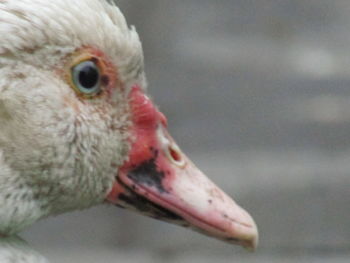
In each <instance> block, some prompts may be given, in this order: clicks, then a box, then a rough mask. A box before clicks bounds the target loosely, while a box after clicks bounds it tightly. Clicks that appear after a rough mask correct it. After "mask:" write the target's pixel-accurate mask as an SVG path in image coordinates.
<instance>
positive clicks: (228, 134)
mask: <svg viewBox="0 0 350 263" xmlns="http://www.w3.org/2000/svg"><path fill="white" fill-rule="evenodd" d="M117 4H118V5H119V7H120V8H121V9H122V11H123V12H124V14H125V15H126V17H127V19H128V21H129V23H130V24H133V25H135V26H136V27H137V29H138V32H139V34H140V37H141V39H142V41H143V45H144V50H145V62H146V71H147V76H148V81H149V84H150V85H149V91H150V93H151V94H152V96H153V97H154V99H155V101H156V102H157V104H158V105H159V106H160V108H161V110H162V111H163V112H164V113H165V114H166V115H167V116H168V118H169V123H170V130H171V131H172V133H173V135H174V137H175V138H176V139H177V141H178V143H179V144H180V145H181V146H182V148H183V150H184V151H185V152H187V153H188V155H189V156H190V157H191V158H192V159H193V160H194V161H195V162H196V163H197V165H198V166H199V167H201V169H202V170H203V171H205V172H206V173H207V174H208V175H209V177H211V178H212V179H213V180H214V181H215V182H217V183H218V184H219V185H221V186H222V188H223V189H224V190H225V191H227V192H228V193H230V194H231V195H232V196H233V197H234V198H235V200H236V201H237V202H238V203H239V204H241V205H242V206H243V207H245V208H246V209H247V210H248V211H249V212H250V213H251V214H252V215H253V217H254V218H255V219H256V222H257V224H258V226H259V229H260V247H259V249H258V251H257V252H256V253H255V254H250V253H248V252H245V251H244V250H242V249H240V248H237V247H232V246H230V245H227V244H224V243H220V242H218V241H216V240H211V239H209V238H206V237H203V236H200V235H199V234H197V233H194V232H190V231H188V230H184V229H181V228H179V227H176V226H171V225H168V224H165V223H161V222H157V221H153V220H151V219H148V218H144V217H142V216H139V215H134V214H132V213H130V212H126V211H122V210H120V209H115V208H113V207H99V208H94V209H91V210H87V211H82V212H76V213H72V214H67V215H62V216H59V217H56V218H50V219H48V220H44V221H41V222H39V223H37V224H36V225H35V226H33V227H32V228H31V229H30V230H28V231H27V232H25V233H24V234H23V237H24V238H25V239H26V240H27V241H28V242H29V243H31V244H32V245H33V246H34V247H35V248H36V249H37V250H38V251H40V252H41V253H43V254H44V255H46V256H47V257H48V258H50V259H51V260H52V261H53V262H57V263H58V262H85V263H88V262H155V263H158V262H170V263H175V262H176V263H177V262H194V263H196V262H202V263H205V262H216V263H221V262H242V263H246V262H247V263H248V262H251V263H255V262H259V263H261V262H262V263H264V262H272V263H274V262H302V263H303V262H315V263H316V262H317V263H323V262H327V263H328V262H336V263H342V262H350V1H349V0H332V1H329V0H256V1H251V0H221V1H209V0H201V1H199V0H187V1H164V0H162V1H161V0H148V1H145V0H132V1H130V0H120V1H117Z"/></svg>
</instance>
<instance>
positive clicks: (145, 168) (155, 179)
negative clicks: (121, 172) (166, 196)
mask: <svg viewBox="0 0 350 263" xmlns="http://www.w3.org/2000/svg"><path fill="white" fill-rule="evenodd" d="M155 155H157V154H155ZM128 177H129V178H130V179H131V180H132V181H133V182H135V183H137V184H142V185H147V186H150V187H155V188H157V190H158V191H159V192H160V193H167V190H165V188H164V186H163V184H162V181H163V179H164V177H165V174H164V172H162V171H158V170H157V165H156V156H155V157H154V158H152V159H150V160H148V161H145V162H143V163H142V164H140V165H138V166H137V167H136V168H134V169H133V170H131V171H130V172H129V173H128Z"/></svg>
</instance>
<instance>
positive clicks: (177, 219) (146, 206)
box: [117, 178, 187, 226]
mask: <svg viewBox="0 0 350 263" xmlns="http://www.w3.org/2000/svg"><path fill="white" fill-rule="evenodd" d="M117 181H118V183H119V184H120V185H121V186H123V188H125V190H126V192H125V193H123V194H121V195H119V197H118V198H119V200H120V201H121V202H122V207H126V208H133V209H134V210H136V211H139V212H140V213H142V214H145V215H147V216H150V217H153V218H155V219H158V220H163V221H168V222H171V223H174V224H178V225H182V226H187V224H184V223H185V220H184V219H183V218H182V217H181V216H179V215H177V214H175V213H173V212H172V211H170V210H168V209H166V208H164V207H162V206H160V205H157V204H155V203H153V202H151V201H149V200H148V199H146V198H145V197H143V196H141V195H138V194H137V193H135V192H134V191H133V190H132V189H130V188H129V187H128V186H127V185H125V184H124V183H123V182H122V181H121V180H120V179H119V178H117Z"/></svg>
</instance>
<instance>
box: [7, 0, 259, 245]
mask: <svg viewBox="0 0 350 263" xmlns="http://www.w3.org/2000/svg"><path fill="white" fill-rule="evenodd" d="M0 35H1V38H0V236H1V237H2V238H9V237H11V236H14V235H16V234H17V233H19V232H20V231H22V230H23V229H25V228H27V227H29V226H30V225H32V224H33V223H35V222H36V221H38V220H41V219H44V218H47V217H49V216H54V215H59V214H62V213H66V212H69V211H73V210H81V209H86V208H89V207H92V206H95V205H99V204H108V205H112V206H116V207H119V208H124V209H129V210H132V211H135V212H138V213H141V214H143V215H146V216H149V217H153V218H155V219H158V220H162V221H166V222H169V223H172V224H177V225H180V226H182V227H188V228H191V229H193V230H195V231H197V232H200V233H202V234H205V235H207V236H210V237H214V238H217V239H219V240H222V241H225V242H229V243H232V244H236V245H240V246H243V247H245V248H247V249H251V250H254V249H255V248H256V246H257V243H258V230H257V226H256V223H255V222H254V220H253V218H252V217H251V216H250V214H249V213H248V212H247V211H246V210H244V209H243V208H241V207H240V206H239V205H237V203H236V202H235V201H233V199H232V198H231V197H229V196H228V195H227V194H226V193H224V191H223V190H221V189H220V188H219V187H218V186H217V185H215V184H214V183H213V182H212V181H211V180H210V179H209V178H208V177H207V176H206V175H205V174H204V173H203V172H201V171H200V170H199V169H198V168H197V167H196V166H195V164H194V163H193V162H192V161H191V160H190V159H189V158H188V157H187V156H186V155H185V154H184V153H183V152H182V151H181V149H180V147H179V146H178V144H177V143H176V142H175V140H174V139H173V138H172V136H171V135H170V133H169V132H168V124H167V119H166V117H165V116H164V114H163V113H162V112H161V111H160V110H159V109H158V107H157V106H156V105H155V104H154V102H153V100H152V99H151V97H150V95H149V94H148V83H147V80H146V76H145V70H144V56H143V50H142V44H141V41H140V38H139V36H138V33H137V31H136V29H135V27H133V26H129V25H128V24H127V22H126V19H125V17H124V15H123V14H122V13H121V11H120V9H119V8H118V7H117V6H116V4H115V3H114V2H112V1H105V0H79V1H73V2H72V1H70V0H50V1H47V0H0ZM170 92H171V91H170Z"/></svg>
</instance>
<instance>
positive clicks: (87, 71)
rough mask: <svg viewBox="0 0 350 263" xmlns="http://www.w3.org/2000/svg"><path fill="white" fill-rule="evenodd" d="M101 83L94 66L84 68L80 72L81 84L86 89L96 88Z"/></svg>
mask: <svg viewBox="0 0 350 263" xmlns="http://www.w3.org/2000/svg"><path fill="white" fill-rule="evenodd" d="M98 81H99V74H98V71H97V69H96V68H95V67H94V66H92V65H86V66H84V67H83V68H82V69H81V70H80V72H79V83H80V85H82V86H83V87H84V88H86V89H91V88H94V87H95V86H96V84H97V83H98Z"/></svg>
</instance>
